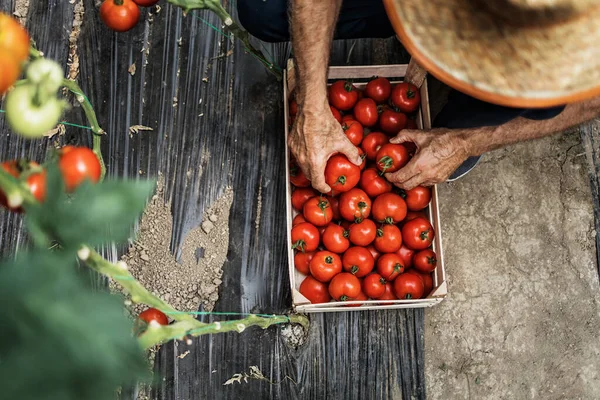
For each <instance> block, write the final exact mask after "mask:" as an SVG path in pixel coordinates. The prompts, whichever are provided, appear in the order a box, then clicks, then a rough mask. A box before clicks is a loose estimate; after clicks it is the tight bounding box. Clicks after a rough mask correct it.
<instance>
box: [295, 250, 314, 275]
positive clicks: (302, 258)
mask: <svg viewBox="0 0 600 400" xmlns="http://www.w3.org/2000/svg"><path fill="white" fill-rule="evenodd" d="M314 256H315V252H314V251H306V252H304V253H303V252H301V251H297V252H296V254H294V267H296V269H297V270H298V272H300V273H302V274H304V275H308V274H309V273H310V260H312V259H313V257H314Z"/></svg>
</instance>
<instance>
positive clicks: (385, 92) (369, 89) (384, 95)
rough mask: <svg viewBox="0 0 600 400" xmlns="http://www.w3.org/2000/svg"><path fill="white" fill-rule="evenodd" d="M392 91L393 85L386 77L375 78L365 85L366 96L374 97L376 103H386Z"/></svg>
mask: <svg viewBox="0 0 600 400" xmlns="http://www.w3.org/2000/svg"><path fill="white" fill-rule="evenodd" d="M390 93H392V85H391V84H390V81H388V80H387V79H386V78H375V79H373V80H371V81H369V83H367V86H366V87H365V96H367V97H369V98H371V99H373V100H374V101H375V103H377V104H381V103H385V102H386V100H387V99H388V98H389V97H390Z"/></svg>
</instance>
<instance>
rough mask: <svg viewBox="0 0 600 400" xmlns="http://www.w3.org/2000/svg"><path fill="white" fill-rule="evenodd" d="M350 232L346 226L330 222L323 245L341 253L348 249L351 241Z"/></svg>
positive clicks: (324, 235) (324, 234)
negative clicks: (349, 238)
mask: <svg viewBox="0 0 600 400" xmlns="http://www.w3.org/2000/svg"><path fill="white" fill-rule="evenodd" d="M348 235H349V232H348V231H347V230H345V229H344V227H342V226H340V225H336V224H329V225H327V228H325V232H324V233H323V246H325V248H326V249H327V250H329V251H331V252H333V253H338V254H341V253H343V252H345V251H346V250H348V247H350V241H349V240H348Z"/></svg>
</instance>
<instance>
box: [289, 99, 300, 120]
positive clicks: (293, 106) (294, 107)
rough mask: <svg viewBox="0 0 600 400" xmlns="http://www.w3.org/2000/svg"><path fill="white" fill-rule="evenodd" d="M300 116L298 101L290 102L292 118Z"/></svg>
mask: <svg viewBox="0 0 600 400" xmlns="http://www.w3.org/2000/svg"><path fill="white" fill-rule="evenodd" d="M296 114H298V103H297V102H296V100H294V99H292V100H290V116H292V117H295V116H296Z"/></svg>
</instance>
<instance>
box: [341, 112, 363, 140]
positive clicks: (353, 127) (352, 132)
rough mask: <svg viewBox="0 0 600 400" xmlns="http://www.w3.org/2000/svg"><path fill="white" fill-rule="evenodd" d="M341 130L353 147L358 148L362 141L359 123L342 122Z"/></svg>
mask: <svg viewBox="0 0 600 400" xmlns="http://www.w3.org/2000/svg"><path fill="white" fill-rule="evenodd" d="M342 129H343V130H344V133H345V134H346V137H347V138H348V140H350V142H352V144H353V145H355V146H359V145H360V143H361V142H362V140H363V136H364V129H363V127H362V125H361V124H360V122H358V121H355V120H353V119H350V120H347V121H342Z"/></svg>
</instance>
